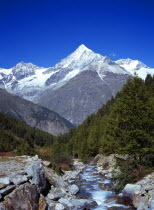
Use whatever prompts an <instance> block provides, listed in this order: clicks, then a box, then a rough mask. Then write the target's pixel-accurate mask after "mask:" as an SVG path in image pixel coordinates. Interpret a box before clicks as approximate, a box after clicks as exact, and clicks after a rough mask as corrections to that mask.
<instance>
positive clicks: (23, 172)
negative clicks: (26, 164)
mask: <svg viewBox="0 0 154 210" xmlns="http://www.w3.org/2000/svg"><path fill="white" fill-rule="evenodd" d="M27 158H28V156H27ZM16 175H27V172H26V171H24V170H22V171H18V172H17V173H16Z"/></svg>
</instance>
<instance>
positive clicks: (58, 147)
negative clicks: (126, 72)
mask: <svg viewBox="0 0 154 210" xmlns="http://www.w3.org/2000/svg"><path fill="white" fill-rule="evenodd" d="M54 148H55V149H54V152H55V154H59V153H62V152H65V153H66V154H69V155H73V156H76V157H80V158H82V159H87V158H89V157H93V156H95V155H96V154H98V153H102V154H111V153H119V154H130V155H133V156H136V157H137V158H138V159H140V161H142V162H148V164H149V163H150V164H151V163H152V164H153V160H154V159H153V158H154V77H151V76H150V75H148V76H147V78H146V79H145V81H143V80H142V79H140V78H138V77H137V76H136V77H134V78H130V79H128V81H127V83H126V85H124V87H123V88H122V90H121V91H120V92H119V93H118V94H117V95H116V97H115V98H112V99H111V100H109V101H108V102H107V103H106V105H103V106H102V108H101V109H99V110H98V112H97V113H96V114H92V115H91V116H89V117H88V118H87V119H86V120H85V121H84V122H83V123H82V124H81V125H80V126H79V127H78V128H77V129H72V130H71V131H70V132H69V133H68V134H65V135H61V136H59V137H58V138H57V141H56V142H55V144H54Z"/></svg>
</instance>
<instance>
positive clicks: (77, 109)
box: [0, 45, 154, 124]
mask: <svg viewBox="0 0 154 210" xmlns="http://www.w3.org/2000/svg"><path fill="white" fill-rule="evenodd" d="M134 72H136V73H137V74H138V75H139V76H140V77H142V78H143V79H144V78H145V77H146V75H147V74H148V73H150V74H152V75H154V69H150V68H149V67H147V66H146V65H145V64H143V63H142V62H140V61H137V60H136V61H135V60H131V59H122V60H118V61H115V62H113V61H111V60H110V58H108V57H107V56H102V55H100V54H97V53H95V52H93V51H92V50H90V49H88V48H87V47H86V46H84V45H80V46H79V47H78V48H77V49H76V50H75V51H74V52H73V53H72V54H70V55H69V56H68V57H66V58H64V59H62V60H61V61H60V62H59V63H57V64H56V65H55V66H54V67H50V68H43V67H38V66H35V65H33V64H31V63H24V62H21V63H18V64H17V65H16V66H15V67H13V68H11V69H0V87H1V88H3V89H6V90H7V91H9V92H11V93H14V94H16V95H18V96H21V97H23V98H25V99H28V100H30V101H33V102H35V103H38V104H40V105H43V106H45V107H47V108H49V109H51V110H53V111H55V112H57V113H58V114H60V115H61V116H63V117H65V118H66V119H68V120H69V121H71V122H72V123H73V124H80V123H81V122H83V120H84V119H85V118H86V117H87V116H88V115H89V114H91V113H94V112H96V111H97V110H98V109H99V108H100V107H101V105H102V104H104V103H106V101H107V100H108V99H109V98H110V97H111V96H112V95H113V96H115V94H116V93H117V92H118V91H119V90H120V89H121V87H122V86H123V84H124V83H125V82H126V80H127V78H128V77H131V76H133V75H134Z"/></svg>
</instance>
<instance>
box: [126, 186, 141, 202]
mask: <svg viewBox="0 0 154 210" xmlns="http://www.w3.org/2000/svg"><path fill="white" fill-rule="evenodd" d="M139 192H141V186H140V185H138V184H127V185H126V186H125V188H124V189H123V190H122V194H123V196H126V197H129V198H131V199H133V197H134V195H135V194H138V193H139Z"/></svg>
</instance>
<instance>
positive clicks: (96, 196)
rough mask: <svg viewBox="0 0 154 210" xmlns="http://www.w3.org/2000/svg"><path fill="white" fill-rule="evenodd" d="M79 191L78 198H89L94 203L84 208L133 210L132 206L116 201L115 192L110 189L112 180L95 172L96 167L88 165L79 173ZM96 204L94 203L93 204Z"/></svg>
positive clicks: (91, 209)
mask: <svg viewBox="0 0 154 210" xmlns="http://www.w3.org/2000/svg"><path fill="white" fill-rule="evenodd" d="M78 186H79V188H80V192H79V193H78V195H77V196H78V197H79V198H86V199H91V200H92V201H94V205H93V206H91V207H89V206H88V207H87V208H86V206H84V209H90V210H107V209H113V210H115V209H116V210H123V209H127V210H128V209H129V210H133V209H134V208H133V207H130V206H125V205H122V204H118V203H117V199H116V194H115V192H114V191H113V189H112V180H111V179H109V178H106V177H105V175H103V174H100V173H98V172H97V167H96V166H92V165H88V166H87V167H86V168H85V169H84V171H83V172H82V173H81V174H80V178H79V180H78ZM95 204H96V205H95Z"/></svg>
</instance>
